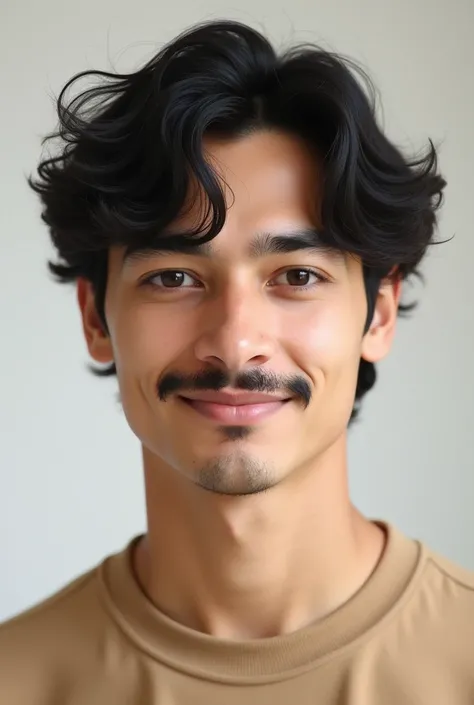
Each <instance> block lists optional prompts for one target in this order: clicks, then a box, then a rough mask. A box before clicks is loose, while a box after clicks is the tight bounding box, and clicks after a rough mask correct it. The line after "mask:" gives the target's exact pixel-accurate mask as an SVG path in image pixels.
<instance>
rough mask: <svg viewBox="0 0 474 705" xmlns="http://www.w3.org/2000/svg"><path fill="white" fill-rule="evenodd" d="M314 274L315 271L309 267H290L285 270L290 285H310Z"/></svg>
mask: <svg viewBox="0 0 474 705" xmlns="http://www.w3.org/2000/svg"><path fill="white" fill-rule="evenodd" d="M312 276H313V277H314V276H315V275H314V273H313V272H309V271H308V270H307V269H290V270H288V272H285V277H286V280H287V282H288V284H289V285H290V286H308V284H310V283H311V277H312Z"/></svg>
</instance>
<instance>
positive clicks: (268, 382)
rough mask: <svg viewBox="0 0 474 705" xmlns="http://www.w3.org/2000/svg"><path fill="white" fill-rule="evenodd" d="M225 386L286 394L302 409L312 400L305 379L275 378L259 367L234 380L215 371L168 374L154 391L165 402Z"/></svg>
mask: <svg viewBox="0 0 474 705" xmlns="http://www.w3.org/2000/svg"><path fill="white" fill-rule="evenodd" d="M225 387H231V388H232V389H236V390H237V389H240V390H243V391H246V392H264V393H268V394H275V393H279V394H282V393H283V394H288V396H289V397H292V398H295V399H296V400H297V401H299V402H300V403H301V404H302V405H303V407H304V408H305V409H306V407H307V406H308V405H309V403H310V401H311V387H310V385H309V384H308V382H307V381H306V380H305V379H304V377H301V376H299V375H288V376H285V375H276V374H275V373H273V372H269V371H267V370H263V369H261V368H256V369H254V370H245V371H242V372H239V373H238V374H237V375H236V376H235V377H234V376H233V375H231V374H230V373H229V372H225V371H224V370H218V369H207V370H201V371H199V372H196V373H195V374H191V375H186V374H182V373H180V372H169V373H168V374H166V375H164V376H163V378H162V379H161V380H160V381H159V383H158V385H157V392H158V397H159V399H160V400H161V401H167V399H168V398H169V397H170V396H171V395H174V394H180V393H183V392H196V391H203V390H205V391H212V392H219V391H220V390H221V389H224V388H225Z"/></svg>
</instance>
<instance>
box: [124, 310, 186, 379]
mask: <svg viewBox="0 0 474 705" xmlns="http://www.w3.org/2000/svg"><path fill="white" fill-rule="evenodd" d="M117 310H118V311H119V312H120V313H119V314H118V315H117V316H116V317H115V320H114V321H113V326H112V329H111V339H112V345H113V348H114V354H115V360H116V364H117V368H118V369H119V371H123V372H129V373H131V372H137V373H139V374H140V376H143V374H145V375H146V374H147V371H148V372H149V373H151V374H152V375H154V376H155V378H156V376H157V375H159V374H160V373H161V371H162V370H163V369H164V368H165V367H167V366H168V365H170V364H172V363H173V362H174V361H176V359H177V358H179V356H180V355H181V353H182V352H183V351H184V350H185V349H186V347H187V346H188V343H189V336H190V333H191V331H192V328H191V326H190V325H189V321H188V320H187V318H186V317H185V316H183V315H177V314H176V313H173V310H172V307H166V306H160V305H157V304H156V303H144V302H140V304H139V305H136V304H135V305H131V304H128V305H127V304H126V303H125V302H124V303H123V305H122V306H120V307H118V309H117Z"/></svg>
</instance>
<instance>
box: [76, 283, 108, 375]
mask: <svg viewBox="0 0 474 705" xmlns="http://www.w3.org/2000/svg"><path fill="white" fill-rule="evenodd" d="M77 301H78V303H79V308H80V311H81V316H82V328H83V331H84V337H85V339H86V343H87V348H88V350H89V354H90V356H91V357H92V359H93V360H95V361H96V362H100V363H102V364H106V363H111V362H113V359H114V356H113V351H112V344H111V341H110V337H109V335H108V333H107V331H105V330H104V328H103V324H102V321H101V320H100V317H99V314H98V313H97V309H96V306H95V299H94V289H93V287H92V284H91V282H89V281H87V280H86V279H78V281H77Z"/></svg>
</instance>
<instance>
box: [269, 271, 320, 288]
mask: <svg viewBox="0 0 474 705" xmlns="http://www.w3.org/2000/svg"><path fill="white" fill-rule="evenodd" d="M295 270H296V271H298V272H308V273H309V274H314V276H315V277H317V279H318V280H319V283H329V282H330V281H331V278H330V276H329V275H328V274H324V273H323V272H321V270H319V269H315V268H314V267H309V266H307V265H306V266H297V265H296V266H295V265H293V266H292V267H286V268H285V269H282V270H280V271H279V272H277V273H276V274H275V276H274V277H272V279H271V281H275V279H278V277H280V276H282V275H284V274H288V272H293V271H295ZM286 286H290V287H292V288H294V289H304V288H305V286H303V285H302V286H300V287H297V286H294V285H293V286H292V285H291V284H287V285H286ZM311 286H315V284H307V285H306V288H307V289H308V288H309V287H311Z"/></svg>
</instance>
